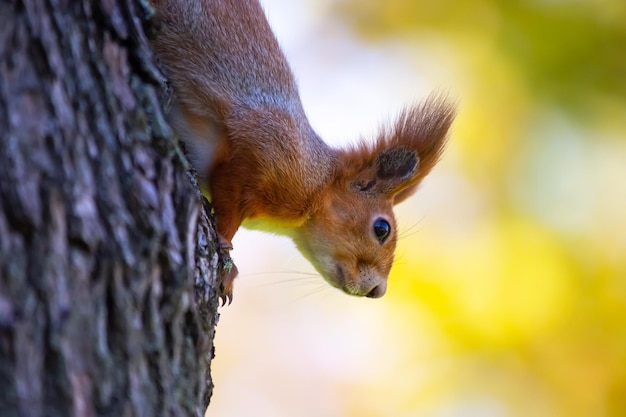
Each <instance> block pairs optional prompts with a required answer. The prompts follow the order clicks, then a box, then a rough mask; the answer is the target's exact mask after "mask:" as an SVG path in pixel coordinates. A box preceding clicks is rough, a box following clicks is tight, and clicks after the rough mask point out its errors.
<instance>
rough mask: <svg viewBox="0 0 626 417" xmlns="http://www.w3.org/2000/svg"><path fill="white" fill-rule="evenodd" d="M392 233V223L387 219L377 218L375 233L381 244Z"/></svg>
mask: <svg viewBox="0 0 626 417" xmlns="http://www.w3.org/2000/svg"><path fill="white" fill-rule="evenodd" d="M390 233H391V225H390V224H389V222H388V221H387V220H385V219H377V220H376V221H375V222H374V234H375V235H376V239H378V241H379V242H380V244H381V245H382V244H383V243H384V242H385V240H387V238H388V237H389V234H390Z"/></svg>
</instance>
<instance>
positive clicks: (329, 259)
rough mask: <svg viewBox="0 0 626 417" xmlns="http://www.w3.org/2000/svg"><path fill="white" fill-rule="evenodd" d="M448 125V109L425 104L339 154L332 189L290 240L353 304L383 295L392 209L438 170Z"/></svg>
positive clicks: (437, 102) (441, 103) (438, 101)
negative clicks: (369, 140)
mask: <svg viewBox="0 0 626 417" xmlns="http://www.w3.org/2000/svg"><path fill="white" fill-rule="evenodd" d="M453 119H454V109H453V107H452V106H451V105H449V104H448V103H447V102H446V101H445V100H443V99H442V98H440V97H432V98H430V99H428V100H427V101H425V102H424V103H422V104H421V105H417V106H414V107H412V108H408V109H406V110H404V111H403V112H402V113H401V114H400V116H399V117H398V119H397V121H396V122H395V123H394V125H393V126H392V127H391V128H390V129H389V128H385V129H383V130H382V132H381V133H380V135H379V137H378V139H377V140H376V141H375V142H374V143H373V144H361V145H359V146H358V147H356V148H350V149H346V150H341V151H338V159H337V168H336V172H335V177H334V181H333V182H332V183H331V184H330V185H329V186H328V187H327V188H326V189H325V190H324V191H323V192H321V193H320V195H319V198H318V199H317V202H316V204H315V208H314V210H312V212H311V215H310V217H309V219H308V220H307V221H306V222H305V223H304V224H303V225H302V226H301V228H300V229H299V230H298V231H297V233H296V234H295V235H294V240H295V242H296V245H297V246H298V248H299V249H300V251H301V252H302V253H303V254H304V256H305V257H306V258H307V259H309V261H311V263H312V264H313V266H314V267H315V268H316V269H317V271H318V272H319V273H320V274H321V275H322V276H323V277H324V279H325V280H326V281H328V282H329V283H330V284H331V285H332V286H334V287H337V288H339V289H341V290H342V291H344V292H345V293H347V294H350V295H356V296H367V297H371V298H377V297H381V296H383V295H384V294H385V291H386V289H387V277H388V275H389V271H390V270H391V266H392V264H393V259H394V252H395V248H396V242H397V239H398V230H397V224H396V220H395V217H394V214H393V206H394V205H395V204H397V203H399V202H401V201H403V200H404V199H405V198H407V197H408V196H410V195H411V194H413V193H414V192H415V190H416V189H417V187H418V185H419V183H420V181H421V180H422V179H423V178H424V177H425V176H426V175H427V174H428V172H430V170H431V169H432V167H433V166H434V165H435V164H436V163H437V161H438V160H439V157H440V156H441V153H442V151H443V148H444V145H445V142H446V137H447V134H448V130H449V128H450V125H451V123H452V120H453Z"/></svg>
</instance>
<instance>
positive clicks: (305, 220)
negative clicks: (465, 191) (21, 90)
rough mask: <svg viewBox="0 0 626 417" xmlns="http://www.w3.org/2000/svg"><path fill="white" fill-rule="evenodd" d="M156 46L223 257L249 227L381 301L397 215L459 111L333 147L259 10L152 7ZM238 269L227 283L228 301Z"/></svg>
mask: <svg viewBox="0 0 626 417" xmlns="http://www.w3.org/2000/svg"><path fill="white" fill-rule="evenodd" d="M152 4H153V6H154V8H155V10H156V18H157V22H158V23H157V25H158V26H159V27H158V29H157V34H156V35H155V37H154V39H153V41H152V42H153V47H154V50H155V53H156V55H157V57H158V58H159V60H160V62H161V65H162V68H163V71H164V73H165V76H166V77H167V79H168V82H169V83H170V85H171V87H172V90H173V99H172V104H171V108H170V109H169V114H168V118H169V122H170V124H171V125H172V127H173V129H174V131H175V132H176V134H177V135H178V137H179V138H180V139H181V140H182V142H183V143H184V145H185V149H186V152H187V154H188V158H189V160H190V162H191V165H192V166H193V167H194V169H195V170H196V171H197V175H198V178H199V180H200V183H201V185H202V188H203V190H204V191H206V192H207V193H208V195H209V199H210V201H211V204H212V207H213V211H214V214H215V219H216V226H217V232H218V239H219V247H220V250H221V251H222V253H223V254H229V251H230V250H231V249H232V244H231V239H232V238H233V236H234V235H235V233H236V232H237V230H238V228H239V227H240V226H241V225H242V223H243V225H244V227H250V228H256V229H261V230H269V231H272V232H274V233H278V234H282V235H286V236H289V237H291V238H292V239H293V241H294V242H295V244H296V246H297V248H298V249H299V250H300V252H301V253H302V254H303V255H304V257H305V258H307V259H308V260H309V261H310V262H311V263H312V265H313V266H314V267H315V269H316V270H317V271H318V272H319V274H320V275H321V276H322V277H323V278H324V279H325V280H326V281H327V282H328V283H329V284H330V285H332V286H334V287H336V288H339V289H340V290H342V291H343V292H345V293H347V294H349V295H354V296H365V297H370V298H377V297H381V296H383V295H384V294H385V291H386V289H387V278H388V275H389V271H390V269H391V266H392V264H393V260H394V252H395V247H396V241H397V237H398V233H397V224H396V220H395V218H394V214H393V206H394V205H395V204H398V203H400V202H401V201H403V200H405V199H406V198H407V197H409V196H410V195H411V194H413V193H414V192H415V190H416V188H417V187H418V185H419V183H420V182H421V180H422V179H423V178H424V177H425V176H426V175H427V174H428V173H429V172H430V170H431V169H432V168H433V166H434V165H435V164H436V163H437V161H438V160H439V158H440V156H441V154H442V151H443V149H444V146H445V143H446V140H447V136H448V130H449V128H450V125H451V124H452V121H453V119H454V116H455V109H454V106H452V105H451V104H450V103H449V102H448V101H447V100H446V99H445V98H444V97H442V96H441V95H432V96H430V97H429V98H428V99H426V100H425V101H424V102H422V103H421V104H416V105H413V106H408V107H406V108H405V109H404V110H403V111H401V113H400V115H399V116H398V118H397V120H395V122H394V123H393V124H391V125H388V126H386V127H383V128H382V129H381V131H380V133H379V134H378V137H377V138H376V140H375V141H374V142H373V143H367V142H364V143H360V144H358V145H355V146H351V147H347V148H345V149H337V148H332V147H330V146H329V145H327V144H326V143H325V142H324V141H323V140H322V139H320V137H319V136H318V135H317V134H316V133H315V131H314V130H313V128H312V127H311V126H310V124H309V121H308V120H307V117H306V115H305V112H304V109H303V106H302V103H301V101H300V97H299V93H298V89H297V86H296V82H295V78H294V75H293V73H292V71H291V69H290V67H289V64H288V63H287V59H286V58H285V56H284V54H283V52H282V51H281V48H280V46H279V43H278V41H277V39H276V37H275V35H274V33H273V32H272V29H271V28H270V25H269V23H268V21H267V18H266V16H265V13H264V11H263V8H262V6H261V4H260V3H259V1H258V0H152ZM236 276H237V268H236V267H235V266H234V265H233V267H232V269H231V270H230V272H227V273H226V274H225V275H224V276H223V278H222V280H221V284H220V288H221V299H222V302H223V303H224V304H225V303H226V302H228V303H230V302H231V301H232V291H233V280H234V278H235V277H236Z"/></svg>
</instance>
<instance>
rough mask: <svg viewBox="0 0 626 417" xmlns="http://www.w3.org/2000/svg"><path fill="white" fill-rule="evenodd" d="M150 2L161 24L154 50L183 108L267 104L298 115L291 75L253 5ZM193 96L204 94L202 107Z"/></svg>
mask: <svg viewBox="0 0 626 417" xmlns="http://www.w3.org/2000/svg"><path fill="white" fill-rule="evenodd" d="M154 4H155V6H156V7H157V12H158V14H159V19H160V21H161V28H160V30H161V33H160V35H159V42H157V43H156V45H155V47H156V50H157V53H158V54H159V56H160V57H161V59H162V60H163V62H164V63H165V66H166V69H167V72H168V74H167V75H168V77H169V78H170V80H171V82H172V84H174V85H175V86H176V87H177V90H178V91H177V97H178V99H179V100H181V101H182V102H183V103H184V104H185V105H187V106H189V107H190V108H192V109H193V110H196V111H198V112H199V113H200V112H202V111H206V110H207V108H206V103H207V102H213V103H214V105H215V107H216V111H232V106H233V105H240V106H247V107H251V108H255V107H258V106H270V107H276V108H281V109H284V110H286V111H288V112H289V113H291V114H294V115H296V114H297V115H298V116H301V113H303V111H302V106H301V104H300V99H299V96H298V90H297V86H296V83H295V80H294V77H293V74H292V72H291V69H290V68H289V65H288V63H287V61H286V60H285V58H284V55H283V53H282V52H281V50H280V46H279V44H278V41H277V40H276V38H275V36H274V34H273V33H272V30H271V28H270V26H269V24H268V22H267V19H266V18H265V15H264V12H263V10H262V8H261V5H260V4H259V2H258V1H241V0H160V1H155V2H154ZM181 56H184V57H185V59H181ZM181 90H182V91H181ZM198 94H201V95H204V96H205V97H203V101H202V103H198V102H197V101H198V100H195V99H194V97H196V96H197V95H198ZM216 116H217V117H223V116H225V115H216Z"/></svg>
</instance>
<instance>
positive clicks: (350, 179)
mask: <svg viewBox="0 0 626 417" xmlns="http://www.w3.org/2000/svg"><path fill="white" fill-rule="evenodd" d="M454 115H455V108H454V105H452V104H450V102H449V101H448V100H447V99H446V97H445V96H443V95H441V94H435V95H432V96H430V97H429V98H428V99H426V100H425V101H424V102H422V103H419V104H415V105H413V106H409V107H407V108H405V109H404V110H403V111H402V112H401V113H400V115H399V116H398V118H397V119H396V120H395V122H393V123H392V124H391V125H387V126H386V127H383V128H382V129H381V131H380V133H379V134H378V137H377V138H376V140H375V141H374V143H361V144H359V145H357V146H354V147H351V148H348V149H345V150H342V151H339V152H338V156H339V158H338V162H339V163H338V169H337V172H338V173H340V174H339V177H340V178H342V179H343V180H345V181H346V182H347V184H349V186H350V187H351V188H352V189H354V190H358V191H364V192H367V193H369V194H382V195H385V196H386V197H387V198H391V199H392V200H393V202H394V203H399V202H400V201H402V200H404V199H405V198H407V197H408V196H410V195H411V194H413V192H415V190H416V189H417V187H418V186H419V183H420V182H421V180H422V179H423V178H424V177H425V176H426V175H427V174H428V173H429V172H430V170H431V169H432V168H433V167H434V166H435V164H436V163H437V161H438V160H439V158H440V157H441V154H442V152H443V149H444V147H445V144H446V139H447V137H448V130H449V129H450V125H451V124H452V121H453V120H454Z"/></svg>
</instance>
